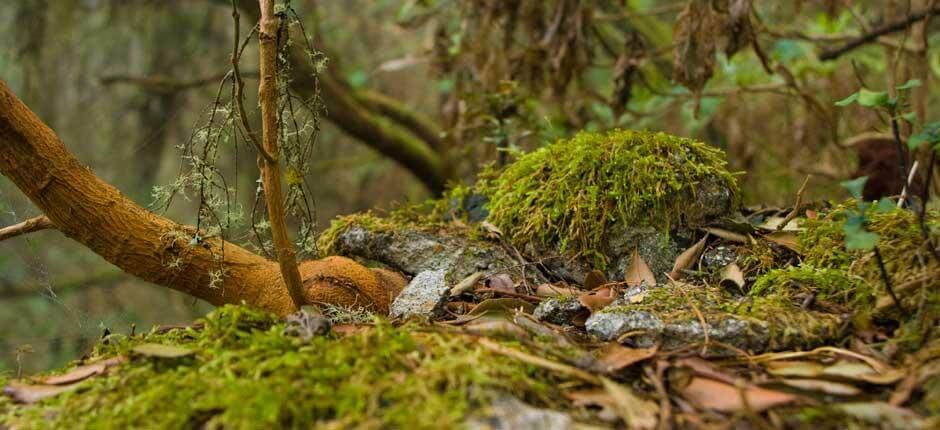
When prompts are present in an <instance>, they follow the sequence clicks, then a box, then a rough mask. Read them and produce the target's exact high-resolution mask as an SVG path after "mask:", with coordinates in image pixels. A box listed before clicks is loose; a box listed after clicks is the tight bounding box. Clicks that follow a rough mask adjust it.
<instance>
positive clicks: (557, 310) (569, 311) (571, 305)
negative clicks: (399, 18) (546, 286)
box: [532, 297, 588, 325]
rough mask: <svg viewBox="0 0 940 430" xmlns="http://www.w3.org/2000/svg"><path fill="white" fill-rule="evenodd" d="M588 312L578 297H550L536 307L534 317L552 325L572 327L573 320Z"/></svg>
mask: <svg viewBox="0 0 940 430" xmlns="http://www.w3.org/2000/svg"><path fill="white" fill-rule="evenodd" d="M587 310H588V309H587V308H585V307H584V305H582V304H581V302H580V301H578V298H577V297H550V298H547V299H545V300H542V302H541V303H539V305H538V306H536V308H535V311H534V312H533V313H532V316H533V317H535V319H537V320H539V321H545V322H548V323H552V324H557V325H572V324H571V320H573V319H574V318H575V317H576V316H578V314H581V313H583V312H587Z"/></svg>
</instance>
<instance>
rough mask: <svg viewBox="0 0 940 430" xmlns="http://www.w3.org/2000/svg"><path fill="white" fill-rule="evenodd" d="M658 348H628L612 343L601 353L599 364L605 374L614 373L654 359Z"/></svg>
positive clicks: (598, 359)
mask: <svg viewBox="0 0 940 430" xmlns="http://www.w3.org/2000/svg"><path fill="white" fill-rule="evenodd" d="M656 351H657V348H627V347H625V346H623V345H620V344H616V343H611V344H608V345H607V346H606V347H604V349H602V350H601V351H600V356H599V357H598V358H597V362H598V364H599V365H600V367H601V370H603V371H604V372H605V373H613V372H617V371H620V370H623V369H626V368H627V367H630V366H632V365H634V364H636V363H639V362H641V361H644V360H647V359H650V358H652V357H653V356H655V355H656Z"/></svg>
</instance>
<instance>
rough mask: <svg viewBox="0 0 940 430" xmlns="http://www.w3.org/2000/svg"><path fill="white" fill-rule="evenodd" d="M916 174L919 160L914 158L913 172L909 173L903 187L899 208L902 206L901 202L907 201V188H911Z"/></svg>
mask: <svg viewBox="0 0 940 430" xmlns="http://www.w3.org/2000/svg"><path fill="white" fill-rule="evenodd" d="M914 176H917V160H914V164H913V165H911V172H910V173H908V175H907V181H906V182H904V187H902V188H901V197H899V198H898V209H900V208H901V203H902V202H905V201H907V190H909V189H910V188H911V182H914Z"/></svg>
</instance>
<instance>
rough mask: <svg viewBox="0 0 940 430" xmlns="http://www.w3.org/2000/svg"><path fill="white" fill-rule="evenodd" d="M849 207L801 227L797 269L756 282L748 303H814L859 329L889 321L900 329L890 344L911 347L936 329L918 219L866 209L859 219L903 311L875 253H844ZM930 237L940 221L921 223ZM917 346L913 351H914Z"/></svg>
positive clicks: (934, 277)
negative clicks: (874, 239)
mask: <svg viewBox="0 0 940 430" xmlns="http://www.w3.org/2000/svg"><path fill="white" fill-rule="evenodd" d="M854 205H855V203H854V202H852V201H849V202H846V203H844V204H843V205H839V206H836V207H835V208H833V209H832V210H830V211H828V212H826V213H824V214H822V215H821V216H819V217H816V218H809V219H805V220H803V224H804V226H805V230H804V231H803V232H801V233H800V234H799V236H798V237H797V240H798V244H799V245H800V249H801V251H802V256H803V261H802V264H801V265H800V266H798V267H784V268H777V269H773V270H770V271H768V272H767V273H765V274H763V275H761V276H760V277H759V278H758V279H757V281H756V282H755V284H754V286H753V288H752V289H751V291H750V295H751V296H752V297H763V296H768V295H774V296H781V295H782V296H785V297H794V298H795V297H797V296H800V295H802V297H803V298H804V299H805V298H806V296H807V295H812V296H813V297H814V298H815V300H816V301H819V302H822V303H825V304H829V305H834V306H836V307H839V308H841V309H843V310H845V311H846V312H852V313H854V316H855V317H854V321H855V323H856V325H857V326H859V327H858V328H866V327H867V326H869V325H870V324H871V320H872V318H891V319H895V320H897V321H900V322H901V323H902V325H901V328H900V330H899V332H898V333H895V335H896V337H895V340H900V341H910V340H917V342H916V343H917V344H919V343H921V342H922V341H923V340H924V339H923V336H922V335H923V334H926V333H927V332H929V331H930V330H931V329H932V328H933V327H934V326H936V325H937V324H938V322H940V318H938V315H940V294H938V293H937V291H940V290H938V288H940V262H938V261H937V259H936V258H935V257H934V256H933V255H930V251H929V249H927V247H926V246H925V245H924V240H923V231H922V229H921V225H920V221H919V217H918V214H917V213H915V212H913V211H910V210H903V209H894V210H890V211H886V212H882V211H878V210H876V209H875V208H870V209H869V210H868V211H867V212H866V214H865V216H866V218H867V219H868V222H867V223H866V228H867V230H868V231H870V232H872V233H875V234H878V236H879V239H878V245H877V247H878V250H879V253H880V254H881V256H882V260H883V262H884V268H885V272H886V273H887V276H888V278H889V281H890V283H891V285H892V289H893V290H894V292H895V293H896V294H897V295H898V296H899V298H900V300H901V303H902V305H903V307H904V311H901V310H900V309H899V308H898V307H897V306H896V305H895V304H894V303H893V300H891V298H890V295H889V292H888V290H887V286H886V284H885V281H884V277H883V275H882V272H881V268H880V267H879V265H878V262H877V258H876V257H875V254H874V252H873V251H867V250H848V249H847V248H846V245H845V240H846V238H845V233H844V231H843V224H844V221H845V219H846V217H847V216H848V214H847V212H848V210H847V208H848V207H852V206H854ZM925 226H926V230H927V232H928V235H929V236H930V237H932V238H933V240H934V241H936V240H937V239H938V238H940V234H938V233H940V213H937V212H936V211H933V212H930V213H928V214H927V215H926V217H925ZM914 346H916V345H914Z"/></svg>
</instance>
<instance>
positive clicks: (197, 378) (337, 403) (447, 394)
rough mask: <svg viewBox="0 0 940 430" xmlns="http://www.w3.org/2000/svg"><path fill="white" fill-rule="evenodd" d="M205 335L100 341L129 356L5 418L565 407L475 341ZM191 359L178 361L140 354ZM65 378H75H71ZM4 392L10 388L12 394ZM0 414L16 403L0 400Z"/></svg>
mask: <svg viewBox="0 0 940 430" xmlns="http://www.w3.org/2000/svg"><path fill="white" fill-rule="evenodd" d="M201 323H203V325H202V326H196V328H193V327H191V328H184V329H177V330H171V331H169V332H166V333H162V334H161V333H157V332H151V333H148V334H143V335H137V336H133V337H125V336H116V335H113V336H110V337H108V338H106V339H104V340H102V341H101V342H100V343H99V345H98V346H97V347H96V348H95V350H94V352H93V353H92V354H91V356H90V357H89V358H88V360H86V361H94V360H97V359H100V358H106V357H114V356H119V355H120V356H126V357H130V360H129V361H128V362H126V363H124V364H122V365H120V366H119V367H118V368H116V369H115V370H114V371H113V372H111V374H109V375H107V376H97V377H92V378H90V379H88V380H86V381H83V382H81V383H79V385H78V388H77V389H76V390H74V391H71V392H67V393H64V394H61V395H59V396H56V397H54V398H52V399H47V400H45V401H42V402H40V403H38V404H34V405H30V406H27V407H18V408H15V409H9V410H6V411H5V415H2V416H3V418H2V419H0V423H5V424H6V425H8V426H11V427H13V428H29V429H33V428H114V429H121V428H167V429H179V428H226V429H237V428H275V427H277V428H280V427H286V428H454V427H455V426H458V425H459V424H460V423H461V422H462V421H463V420H464V419H465V418H466V417H467V415H468V414H470V413H471V412H473V411H474V410H476V409H478V408H480V407H481V406H483V405H485V404H487V403H488V401H489V400H491V399H493V398H494V396H498V395H500V394H507V393H508V394H515V395H517V396H518V397H519V398H520V399H525V400H527V401H529V402H532V403H535V404H541V405H554V406H557V405H558V401H559V394H558V391H557V385H558V383H560V382H564V380H565V378H563V377H559V376H557V375H555V374H552V373H549V372H545V371H543V370H539V369H537V368H535V367H532V366H530V365H527V364H525V363H522V362H519V361H515V360H512V359H509V358H507V357H504V356H500V355H496V354H493V353H492V352H489V351H488V350H486V349H484V348H481V347H480V346H478V345H477V344H476V343H475V341H474V339H473V338H472V337H467V336H462V335H455V334H447V333H443V332H435V331H427V330H423V331H422V330H415V327H413V326H408V325H406V326H402V327H392V326H391V325H389V324H388V323H386V322H382V321H380V320H377V321H375V322H374V323H373V324H370V325H367V326H362V327H361V328H360V329H358V330H357V331H355V332H353V333H349V334H336V333H334V334H332V335H329V336H325V337H314V338H312V339H310V340H306V341H305V340H303V339H301V338H299V337H295V336H291V335H288V334H285V331H284V328H285V326H284V323H281V322H279V321H277V320H276V319H275V318H274V317H273V316H271V315H268V314H264V313H260V312H257V311H254V310H251V309H249V308H247V307H244V306H226V307H223V308H220V309H218V310H216V311H214V312H212V313H211V314H209V315H208V316H206V317H205V318H204V319H203V320H202V321H201ZM145 343H148V344H149V343H157V344H161V345H172V346H179V347H182V348H186V349H188V350H191V351H192V355H189V356H184V357H181V358H160V357H149V356H143V355H140V354H138V353H135V352H134V350H133V349H134V347H135V346H139V345H142V344H145ZM64 370H68V369H64ZM4 385H5V384H4ZM0 402H2V403H0V408H7V407H8V406H9V403H8V401H7V400H6V399H5V398H0Z"/></svg>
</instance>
